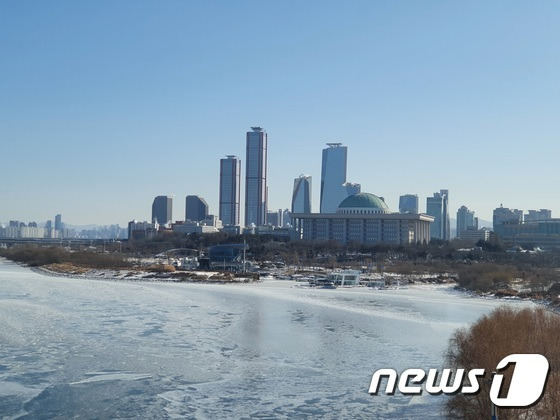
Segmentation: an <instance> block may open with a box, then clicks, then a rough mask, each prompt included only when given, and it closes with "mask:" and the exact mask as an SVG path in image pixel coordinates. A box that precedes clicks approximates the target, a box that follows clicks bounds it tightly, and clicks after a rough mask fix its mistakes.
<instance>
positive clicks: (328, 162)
mask: <svg viewBox="0 0 560 420" xmlns="http://www.w3.org/2000/svg"><path fill="white" fill-rule="evenodd" d="M327 146H329V147H327V148H326V149H323V161H322V166H321V203H320V208H319V212H320V213H336V209H338V205H339V204H340V203H342V201H343V200H344V199H345V198H346V197H348V196H350V195H354V194H358V193H360V191H361V187H360V184H355V183H349V182H346V157H347V153H348V148H347V147H346V146H343V145H342V143H327Z"/></svg>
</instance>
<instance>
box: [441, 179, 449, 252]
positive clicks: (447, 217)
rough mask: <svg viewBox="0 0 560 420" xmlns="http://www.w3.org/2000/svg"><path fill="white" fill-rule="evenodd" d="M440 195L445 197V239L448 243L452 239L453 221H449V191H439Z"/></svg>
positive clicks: (443, 216) (443, 224)
mask: <svg viewBox="0 0 560 420" xmlns="http://www.w3.org/2000/svg"><path fill="white" fill-rule="evenodd" d="M439 193H440V194H441V196H442V197H443V208H442V211H443V215H442V220H443V223H442V227H443V239H445V240H446V241H448V240H450V239H451V221H450V220H449V190H439Z"/></svg>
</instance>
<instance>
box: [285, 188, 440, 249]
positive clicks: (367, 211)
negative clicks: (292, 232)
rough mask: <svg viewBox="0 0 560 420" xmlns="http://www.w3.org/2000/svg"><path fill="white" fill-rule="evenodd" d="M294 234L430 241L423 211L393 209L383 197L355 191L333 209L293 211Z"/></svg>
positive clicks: (374, 240)
mask: <svg viewBox="0 0 560 420" xmlns="http://www.w3.org/2000/svg"><path fill="white" fill-rule="evenodd" d="M291 217H292V222H293V225H294V226H295V229H296V238H298V239H304V240H311V241H313V240H335V241H338V242H342V243H348V242H351V241H353V242H360V243H367V244H375V243H390V244H400V245H404V244H411V243H416V242H420V243H424V242H426V243H427V242H429V241H430V223H432V222H433V221H434V218H433V217H431V216H428V215H426V214H410V213H408V214H401V213H392V212H391V210H389V207H388V206H387V204H386V203H385V200H384V199H383V198H382V197H378V196H376V195H374V194H370V193H358V194H354V195H351V196H349V197H347V198H345V199H344V200H343V201H342V202H341V203H340V204H339V206H338V209H337V210H336V213H293V214H292V215H291Z"/></svg>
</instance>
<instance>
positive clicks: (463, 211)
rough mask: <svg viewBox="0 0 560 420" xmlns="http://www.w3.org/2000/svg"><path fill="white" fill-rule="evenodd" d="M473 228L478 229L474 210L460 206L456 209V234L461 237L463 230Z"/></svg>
mask: <svg viewBox="0 0 560 420" xmlns="http://www.w3.org/2000/svg"><path fill="white" fill-rule="evenodd" d="M473 229H478V219H477V218H476V217H474V211H471V210H469V209H468V208H467V207H466V206H461V207H460V208H459V210H457V236H458V237H459V238H462V237H463V236H464V235H463V232H465V231H467V230H473Z"/></svg>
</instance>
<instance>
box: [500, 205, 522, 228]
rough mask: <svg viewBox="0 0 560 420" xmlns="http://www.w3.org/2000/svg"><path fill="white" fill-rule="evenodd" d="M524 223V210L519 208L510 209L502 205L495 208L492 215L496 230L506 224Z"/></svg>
mask: <svg viewBox="0 0 560 420" xmlns="http://www.w3.org/2000/svg"><path fill="white" fill-rule="evenodd" d="M522 223H523V210H518V209H508V208H507V207H504V206H502V205H500V207H498V208H496V209H494V213H493V216H492V226H493V227H494V231H497V230H499V227H500V226H501V225H504V224H508V225H520V224H522Z"/></svg>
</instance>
